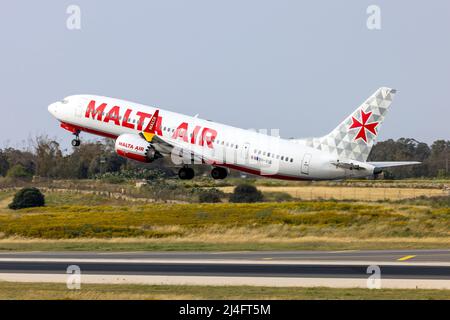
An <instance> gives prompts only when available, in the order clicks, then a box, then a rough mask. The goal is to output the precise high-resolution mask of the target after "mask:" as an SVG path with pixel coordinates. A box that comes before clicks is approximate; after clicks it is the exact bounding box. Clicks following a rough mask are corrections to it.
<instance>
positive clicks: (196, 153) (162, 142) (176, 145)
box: [139, 110, 214, 163]
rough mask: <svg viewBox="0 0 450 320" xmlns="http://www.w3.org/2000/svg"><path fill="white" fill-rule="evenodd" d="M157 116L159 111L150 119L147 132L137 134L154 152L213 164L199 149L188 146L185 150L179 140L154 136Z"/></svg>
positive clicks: (184, 146) (184, 145)
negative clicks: (173, 154) (172, 154)
mask: <svg viewBox="0 0 450 320" xmlns="http://www.w3.org/2000/svg"><path fill="white" fill-rule="evenodd" d="M158 114H159V110H156V111H155V113H154V114H153V116H152V118H151V119H150V124H149V127H148V130H147V131H145V132H141V133H140V134H139V135H140V136H141V138H143V139H144V140H146V141H147V142H148V143H150V144H151V145H152V146H153V147H154V148H155V150H156V151H158V152H159V153H160V154H166V155H168V154H171V153H172V152H175V153H176V154H177V155H179V156H180V157H183V158H188V159H186V160H190V161H195V162H197V163H201V162H214V160H213V159H211V158H210V157H208V155H207V154H205V153H203V152H201V149H199V150H196V149H198V148H196V146H189V147H190V148H186V144H182V143H180V142H179V140H176V139H172V138H168V137H162V136H158V135H156V133H155V131H156V123H157V119H158ZM174 149H175V150H174Z"/></svg>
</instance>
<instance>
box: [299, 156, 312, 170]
mask: <svg viewBox="0 0 450 320" xmlns="http://www.w3.org/2000/svg"><path fill="white" fill-rule="evenodd" d="M310 163H311V154H310V153H307V154H305V155H304V156H303V161H302V170H301V171H302V173H303V174H309V165H310Z"/></svg>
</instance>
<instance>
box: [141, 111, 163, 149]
mask: <svg viewBox="0 0 450 320" xmlns="http://www.w3.org/2000/svg"><path fill="white" fill-rule="evenodd" d="M158 115H159V110H156V111H155V113H154V114H153V115H152V117H151V119H150V122H149V123H148V126H147V130H146V131H143V132H141V136H142V137H143V138H144V139H145V140H147V142H151V141H152V139H153V136H154V135H155V132H156V123H157V122H158Z"/></svg>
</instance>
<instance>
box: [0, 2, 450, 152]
mask: <svg viewBox="0 0 450 320" xmlns="http://www.w3.org/2000/svg"><path fill="white" fill-rule="evenodd" d="M0 3H1V5H0V46H1V47H0V48H1V51H0V101H1V106H0V110H1V117H2V121H1V125H0V148H1V147H6V146H12V147H20V146H21V145H23V144H24V143H26V141H27V140H29V139H30V138H32V137H34V136H36V135H41V134H44V135H48V136H49V137H51V138H56V139H57V140H58V141H60V142H61V143H62V145H63V146H69V144H70V140H71V139H72V137H71V135H70V133H69V132H67V131H65V130H63V129H61V128H59V126H58V123H57V120H55V119H54V118H53V117H52V116H51V115H50V114H49V113H48V111H47V106H48V105H49V104H50V103H52V102H54V101H57V100H60V99H62V98H63V97H65V96H68V95H72V94H98V95H105V96H110V97H115V98H121V99H125V100H129V101H134V102H138V103H142V104H146V105H151V106H158V107H161V108H163V109H168V110H171V111H175V112H180V113H184V114H187V115H195V114H199V116H200V117H201V118H206V119H211V120H214V121H217V122H221V123H224V124H228V125H233V126H237V127H242V128H255V129H273V128H277V129H280V134H281V136H282V137H286V138H289V137H296V138H301V137H311V136H321V135H324V134H327V133H328V132H330V131H331V130H332V129H333V128H334V127H336V126H337V124H339V123H340V122H341V121H342V120H343V119H344V118H346V116H347V115H348V114H350V113H351V112H352V111H353V110H354V109H356V107H358V106H359V105H360V104H361V103H362V102H363V101H364V100H365V99H366V98H367V97H369V96H370V95H371V94H372V93H373V92H374V91H375V90H376V89H377V88H379V87H381V86H389V87H393V88H396V89H397V90H398V93H397V95H396V97H395V100H394V102H393V104H392V107H391V110H390V113H389V115H388V117H387V118H386V120H385V122H384V124H383V126H382V127H381V130H380V133H379V140H385V139H388V138H393V139H397V138H400V137H412V138H416V139H417V140H419V141H424V142H427V143H431V142H432V141H434V140H436V139H450V129H449V119H450V97H449V95H450V37H449V34H450V33H449V31H450V1H447V0H433V1H424V0H420V1H412V0H397V1H381V0H372V1H365V0H351V1H349V0H339V1H336V0H329V1H325V0H316V1H296V0H292V1H288V0H276V1H275V0H272V1H266V0H245V1H242V0H227V1H225V0H223V1H212V0H190V1H186V0H161V1H159V0H149V1H136V0H135V1H133V0H130V1H106V0H104V1H103V0H102V1H100V0H97V1H95V0H88V1H82V0H79V1H75V0H71V1H53V0H40V1H31V0H29V1H23V0H14V1H12V0H8V1H6V0H2V1H1V2H0ZM71 5H76V6H78V7H79V9H80V12H81V15H80V29H69V28H68V27H67V20H68V19H70V18H71V17H70V16H71V14H68V13H67V9H68V7H69V6H71ZM370 5H376V6H378V8H379V10H380V20H379V22H380V23H379V26H380V29H375V30H371V29H369V28H368V27H367V20H368V19H369V20H370V19H371V16H372V12H371V13H369V14H368V13H367V8H368V7H369V6H370ZM72 18H73V16H72ZM70 21H73V20H70ZM370 21H373V20H370ZM86 137H87V135H86V134H85V135H84V136H82V139H83V138H84V139H86ZM89 138H92V136H90V137H89Z"/></svg>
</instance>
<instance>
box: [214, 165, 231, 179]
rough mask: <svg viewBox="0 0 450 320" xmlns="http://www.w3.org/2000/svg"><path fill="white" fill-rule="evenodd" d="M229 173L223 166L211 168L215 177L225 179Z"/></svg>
mask: <svg viewBox="0 0 450 320" xmlns="http://www.w3.org/2000/svg"><path fill="white" fill-rule="evenodd" d="M227 175H228V170H227V169H225V168H222V167H215V168H214V169H212V170H211V177H213V179H216V180H217V179H225V178H226V177H227Z"/></svg>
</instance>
